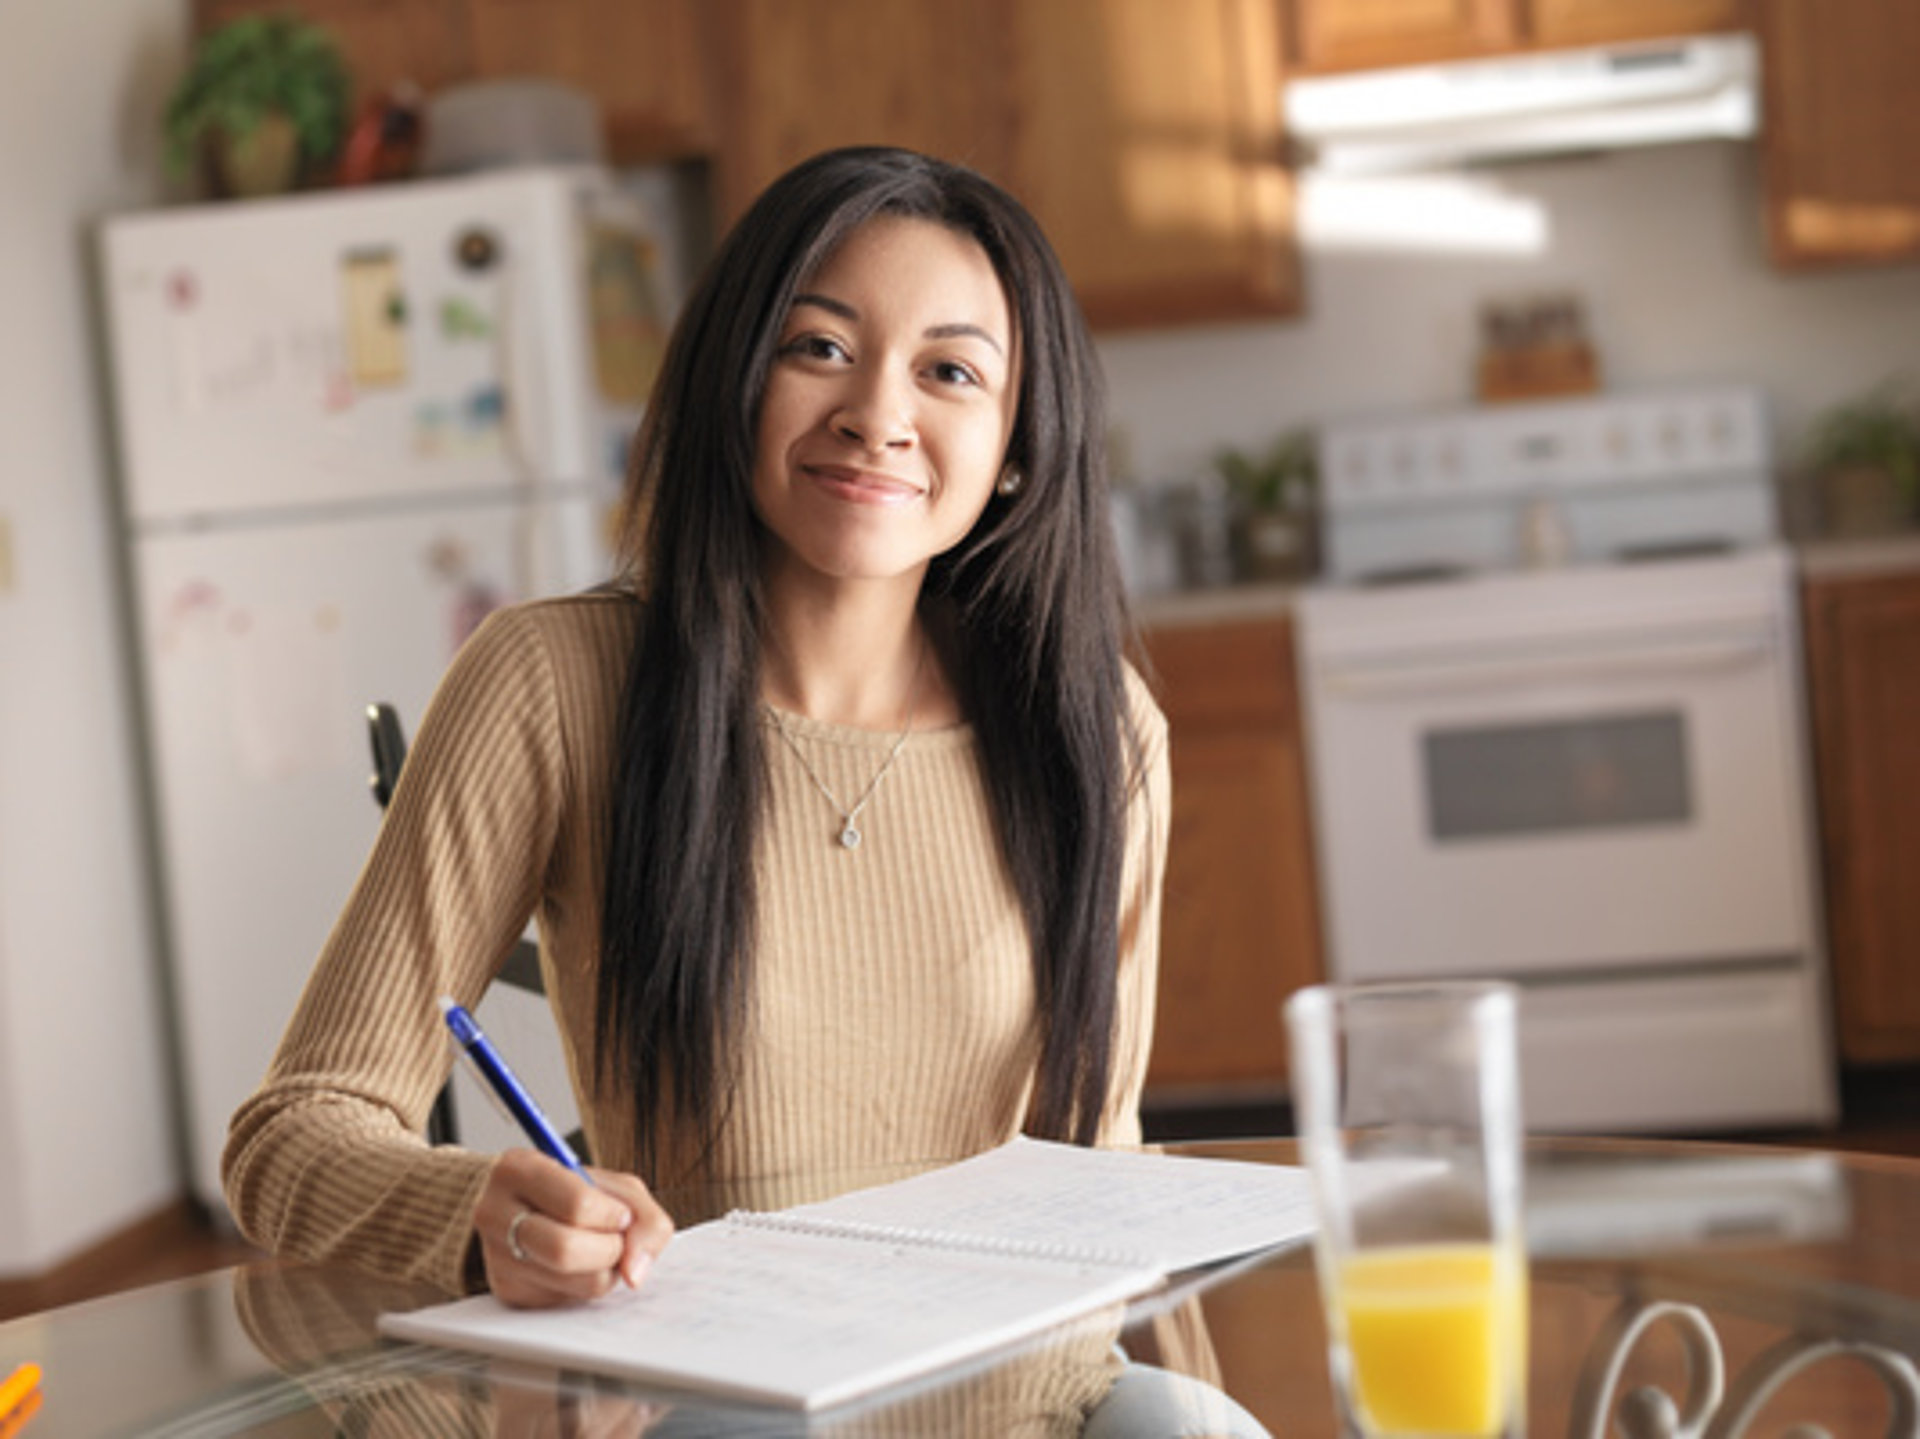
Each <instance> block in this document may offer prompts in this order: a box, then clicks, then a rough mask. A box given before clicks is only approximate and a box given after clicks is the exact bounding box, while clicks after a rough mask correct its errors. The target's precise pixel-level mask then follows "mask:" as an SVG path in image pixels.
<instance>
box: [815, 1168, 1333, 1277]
mask: <svg viewBox="0 0 1920 1439" xmlns="http://www.w3.org/2000/svg"><path fill="white" fill-rule="evenodd" d="M783 1212H784V1213H786V1214H789V1215H796V1216H803V1217H806V1218H810V1219H814V1218H817V1219H841V1220H852V1221H855V1222H857V1223H861V1224H882V1225H895V1226H900V1227H903V1228H913V1229H926V1230H937V1231H940V1232H942V1233H946V1234H965V1235H977V1236H980V1237H983V1238H988V1239H995V1240H1014V1241H1018V1242H1021V1243H1033V1244H1041V1245H1060V1246H1072V1247H1075V1248H1084V1249H1091V1250H1104V1251H1111V1252H1114V1253H1117V1254H1126V1255H1133V1256H1138V1257H1139V1258H1140V1259H1141V1260H1143V1261H1145V1262H1147V1263H1151V1264H1153V1265H1155V1266H1156V1267H1158V1268H1159V1269H1161V1270H1163V1271H1165V1272H1167V1273H1175V1272H1178V1271H1179V1270H1182V1269H1189V1268H1192V1267H1193V1266H1195V1265H1199V1264H1210V1263H1212V1262H1214V1261H1215V1260H1219V1259H1228V1258H1232V1257H1233V1256H1235V1255H1239V1254H1246V1253H1249V1252H1251V1251H1253V1250H1256V1249H1266V1248H1269V1247H1271V1246H1273V1245H1276V1244H1285V1243H1289V1242H1293V1241H1296V1240H1301V1239H1305V1238H1306V1237H1308V1236H1309V1235H1310V1234H1312V1232H1313V1224H1314V1220H1313V1192H1312V1189H1311V1187H1310V1186H1309V1184H1308V1180H1307V1174H1306V1171H1305V1170H1304V1169H1298V1168H1294V1167H1291V1166H1287V1165H1278V1164H1251V1163H1246V1162H1244V1161H1240V1160H1231V1159H1194V1158H1188V1157H1186V1156H1182V1155H1167V1154H1143V1153H1139V1152H1136V1151H1131V1150H1111V1149H1082V1148H1080V1147H1078V1146H1077V1145H1072V1144H1056V1143H1053V1142H1052V1141H1050V1140H1044V1139H1026V1138H1020V1139H1015V1140H1013V1141H1012V1142H1011V1143H1009V1144H1004V1145H1002V1146H1001V1147H1000V1148H998V1149H990V1150H988V1151H987V1152H986V1153H984V1154H979V1155H975V1156H974V1157H973V1158H972V1159H966V1160H962V1161H961V1162H960V1163H958V1164H950V1165H948V1166H947V1167H946V1168H944V1169H935V1170H931V1171H929V1172H928V1173H926V1174H921V1175H916V1176H915V1177H914V1178H911V1179H902V1180H898V1181H896V1182H895V1183H892V1184H885V1185H881V1186H879V1187H877V1188H873V1189H859V1190H855V1191H854V1192H853V1193H851V1194H843V1195H841V1196H840V1197H839V1198H837V1199H829V1200H825V1201H823V1202H821V1203H818V1204H802V1205H797V1206H795V1207H794V1208H792V1209H789V1210H785V1211H783Z"/></svg>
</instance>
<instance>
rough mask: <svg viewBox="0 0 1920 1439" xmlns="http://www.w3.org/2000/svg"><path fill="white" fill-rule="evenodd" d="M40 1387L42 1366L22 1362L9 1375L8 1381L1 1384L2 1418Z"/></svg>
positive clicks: (0, 1410) (0, 1406) (0, 1413)
mask: <svg viewBox="0 0 1920 1439" xmlns="http://www.w3.org/2000/svg"><path fill="white" fill-rule="evenodd" d="M39 1387H40V1366H39V1365H38V1364H33V1363H27V1364H22V1365H21V1366H20V1367H19V1368H18V1369H15V1370H14V1371H13V1373H11V1374H9V1375H8V1376H7V1382H6V1383H4V1384H0V1419H5V1418H6V1417H7V1416H8V1415H9V1414H11V1413H13V1411H14V1408H15V1406H16V1405H18V1404H19V1403H20V1401H21V1400H22V1399H24V1398H26V1397H27V1395H29V1394H31V1393H32V1392H33V1391H34V1390H35V1389H37V1388H39Z"/></svg>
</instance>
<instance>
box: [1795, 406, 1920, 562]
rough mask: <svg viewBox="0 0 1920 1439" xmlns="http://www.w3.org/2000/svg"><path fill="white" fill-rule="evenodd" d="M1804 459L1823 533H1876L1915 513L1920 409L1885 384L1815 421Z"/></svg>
mask: <svg viewBox="0 0 1920 1439" xmlns="http://www.w3.org/2000/svg"><path fill="white" fill-rule="evenodd" d="M1806 461H1807V466H1808V468H1809V469H1810V470H1811V471H1812V473H1813V476H1814V479H1815V481H1816V483H1817V484H1818V485H1819V490H1820V501H1821V510H1822V515H1823V519H1824V523H1825V527H1826V529H1827V530H1828V531H1830V532H1831V533H1834V534H1841V535H1848V534H1853V535H1858V534H1879V533H1884V532H1886V531H1889V530H1897V529H1902V528H1905V527H1906V526H1908V525H1911V524H1912V523H1913V522H1914V520H1915V518H1916V516H1917V515H1920V407H1917V406H1916V405H1914V404H1913V403H1911V402H1909V401H1905V400H1902V399H1901V398H1900V397H1899V396H1898V395H1896V394H1895V392H1894V391H1893V389H1892V388H1891V387H1890V386H1882V387H1881V388H1880V389H1878V390H1875V391H1873V392H1872V393H1871V394H1868V395H1864V396H1862V397H1860V398H1859V399H1856V400H1850V401H1847V402H1846V403H1844V404H1839V405H1835V406H1834V407H1833V408H1831V409H1829V410H1826V411H1824V412H1823V413H1821V414H1820V415H1819V416H1818V417H1816V419H1815V421H1814V424H1813V428H1812V429H1811V431H1810V432H1809V434H1808V439H1807V447H1806Z"/></svg>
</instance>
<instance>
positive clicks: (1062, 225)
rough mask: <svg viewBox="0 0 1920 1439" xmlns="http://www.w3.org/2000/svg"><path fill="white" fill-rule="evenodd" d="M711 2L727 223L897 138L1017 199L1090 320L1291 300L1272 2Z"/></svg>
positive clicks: (1283, 305)
mask: <svg viewBox="0 0 1920 1439" xmlns="http://www.w3.org/2000/svg"><path fill="white" fill-rule="evenodd" d="M718 13H719V15H720V16H721V17H723V18H722V23H721V27H720V29H721V33H722V36H723V38H722V40H721V42H720V43H721V49H722V52H723V65H724V69H725V72H726V75H727V79H726V90H727V93H728V94H729V95H731V96H734V97H737V98H736V100H735V102H734V103H733V104H732V105H730V106H729V108H728V111H727V114H726V116H725V118H724V121H723V124H722V137H721V144H720V148H719V152H718V157H717V158H718V165H719V183H718V191H719V198H720V205H721V210H722V220H723V223H724V222H725V221H727V220H730V219H731V218H733V217H734V216H735V215H737V214H738V212H739V211H740V210H741V209H742V208H744V206H745V205H746V204H747V202H748V201H749V200H750V199H751V198H752V197H753V196H754V195H755V194H757V193H758V192H759V191H760V189H761V188H762V187H764V186H765V185H766V183H767V182H768V181H770V180H771V179H773V178H774V177H775V176H776V175H778V174H779V173H780V172H781V171H782V170H784V169H786V168H787V167H788V166H789V165H791V164H793V163H794V162H795V161H797V160H799V159H801V158H803V157H804V156H806V155H809V154H812V153H813V152H815V151H817V150H820V149H824V148H826V147H828V146H832V145H844V144H862V143H875V142H882V143H889V144H902V145H907V146H911V147H913V148H916V149H922V150H926V151H928V152H930V153H933V154H937V155H940V156H942V157H944V158H947V159H953V160H959V161H962V162H964V163H966V164H969V165H971V166H973V167H975V168H977V169H979V170H981V171H983V172H984V173H986V174H987V175H989V176H991V177H993V178H994V179H996V180H998V181H999V182H1001V183H1002V184H1004V185H1006V186H1007V187H1008V188H1009V189H1011V190H1012V191H1013V192H1014V193H1015V194H1017V195H1018V196H1019V197H1020V198H1021V200H1022V201H1023V202H1024V203H1025V204H1026V205H1027V206H1028V207H1029V208H1030V209H1031V210H1032V211H1033V212H1034V214H1035V216H1036V217H1037V218H1038V219H1039V221H1040V223H1041V225H1042V227H1043V228H1045V230H1046V231H1047V234H1048V238H1049V239H1050V240H1051V241H1052V242H1053V244H1054V245H1055V247H1056V248H1057V249H1058V251H1059V253H1060V257H1061V262H1062V264H1063V265H1064V267H1065V269H1066V272H1067V275H1068V277H1069V278H1070V279H1071V280H1072V281H1073V284H1074V288H1075V291H1076V293H1077V294H1078V296H1079V298H1080V301H1081V305H1082V307H1083V308H1084V309H1085V311H1086V313H1087V317H1088V319H1089V320H1090V321H1091V322H1092V323H1093V324H1094V325H1095V326H1096V327H1097V328H1103V329H1112V328H1119V327H1125V326H1136V325H1158V324H1178V323H1185V322H1191V321H1202V320H1220V319H1249V318H1255V317H1259V316H1274V315H1287V314H1293V313H1296V312H1297V311H1298V308H1299V303H1300V282H1299V270H1298V259H1297V251H1296V246H1295V243H1294V237H1293V215H1292V208H1291V205H1292V182H1291V177H1290V174H1289V172H1288V170H1287V168H1286V166H1285V163H1284V161H1283V157H1282V153H1281V144H1280V119H1279V83H1280V73H1279V53H1280V44H1279V37H1278V33H1277V30H1276V28H1275V11H1274V9H1273V7H1272V3H1271V0H1182V3H1181V4H1178V5H1168V4H1166V3H1164V0H1049V3H1047V4H1044V5H1034V4H1030V3H1021V0H975V3H974V4H971V5H966V6H925V7H923V6H905V5H901V4H899V3H897V0H724V3H723V4H721V5H720V7H719V11H718ZM848 76H858V77H860V83H858V84H853V83H846V81H845V77H848ZM823 77H836V78H834V79H833V81H832V83H828V84H823Z"/></svg>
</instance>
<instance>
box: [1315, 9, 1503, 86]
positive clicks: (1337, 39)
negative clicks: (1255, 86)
mask: <svg viewBox="0 0 1920 1439" xmlns="http://www.w3.org/2000/svg"><path fill="white" fill-rule="evenodd" d="M1288 18H1289V20H1290V21H1291V24H1290V26H1289V29H1290V32H1291V41H1292V50H1293V59H1294V61H1295V63H1296V64H1298V65H1299V66H1300V67H1301V68H1302V69H1306V70H1367V69H1375V68H1386V67H1391V66H1394V65H1425V64H1431V63H1434V62H1436V61H1441V60H1459V59H1463V58H1465V57H1468V56H1473V55H1493V54H1498V53H1500V52H1502V51H1506V50H1512V49H1515V48H1516V47H1517V46H1518V45H1519V43H1520V30H1519V14H1518V11H1517V9H1516V7H1515V0H1289V11H1288Z"/></svg>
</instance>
